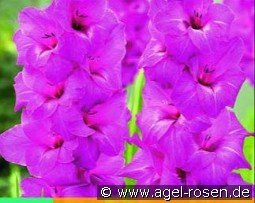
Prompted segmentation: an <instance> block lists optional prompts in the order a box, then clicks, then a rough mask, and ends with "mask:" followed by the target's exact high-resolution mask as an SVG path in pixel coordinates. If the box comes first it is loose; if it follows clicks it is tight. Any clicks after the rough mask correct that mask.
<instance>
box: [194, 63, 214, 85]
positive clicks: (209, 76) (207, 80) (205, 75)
mask: <svg viewBox="0 0 255 203" xmlns="http://www.w3.org/2000/svg"><path fill="white" fill-rule="evenodd" d="M214 71H215V70H214V69H210V68H209V67H208V66H205V67H204V68H202V69H201V71H200V72H199V74H198V82H199V83H200V84H201V85H203V86H211V85H212V83H213V73H214Z"/></svg>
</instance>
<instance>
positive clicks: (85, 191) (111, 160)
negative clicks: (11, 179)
mask: <svg viewBox="0 0 255 203" xmlns="http://www.w3.org/2000/svg"><path fill="white" fill-rule="evenodd" d="M123 167H124V160H123V157H122V156H120V155H119V156H115V157H109V156H106V155H103V154H101V155H100V156H99V157H98V159H97V161H96V166H95V167H94V168H92V169H90V170H86V169H85V168H82V167H77V168H76V169H75V170H72V171H70V170H69V171H68V172H72V173H73V174H72V175H73V177H72V181H73V184H69V185H68V184H66V179H63V180H62V182H61V181H59V182H52V181H50V180H52V179H55V176H56V175H57V173H53V174H50V175H47V176H48V177H43V178H40V179H38V178H26V179H24V180H23V181H22V183H21V188H22V190H23V195H22V196H23V197H31V196H32V197H95V196H96V194H97V187H96V186H97V185H99V184H108V185H121V184H123V183H124V180H123V178H122V177H121V176H120V171H121V170H122V168H123ZM66 169H67V170H68V168H66ZM59 172H62V175H64V174H66V172H64V171H59ZM63 172H64V173H63ZM57 176H60V174H58V175H57ZM48 179H49V180H48ZM74 180H76V181H77V182H74ZM69 183H71V182H69Z"/></svg>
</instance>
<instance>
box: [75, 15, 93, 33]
mask: <svg viewBox="0 0 255 203" xmlns="http://www.w3.org/2000/svg"><path fill="white" fill-rule="evenodd" d="M87 17H88V16H86V15H83V14H80V13H79V11H78V10H77V11H76V12H75V14H74V16H73V18H72V28H73V29H74V30H76V31H78V32H82V33H85V34H86V33H87V32H88V29H89V26H88V25H87V23H86V22H85V19H86V18H87Z"/></svg>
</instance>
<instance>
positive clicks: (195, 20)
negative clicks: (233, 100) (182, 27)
mask: <svg viewBox="0 0 255 203" xmlns="http://www.w3.org/2000/svg"><path fill="white" fill-rule="evenodd" d="M190 26H191V27H192V28H193V29H195V30H200V29H202V28H203V23H202V14H199V13H198V12H196V11H194V15H193V16H191V17H190Z"/></svg>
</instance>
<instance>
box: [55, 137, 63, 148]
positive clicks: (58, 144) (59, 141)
mask: <svg viewBox="0 0 255 203" xmlns="http://www.w3.org/2000/svg"><path fill="white" fill-rule="evenodd" d="M63 144H64V139H63V138H62V137H61V136H60V135H56V136H55V137H54V142H53V148H54V149H58V148H60V147H62V145H63Z"/></svg>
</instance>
